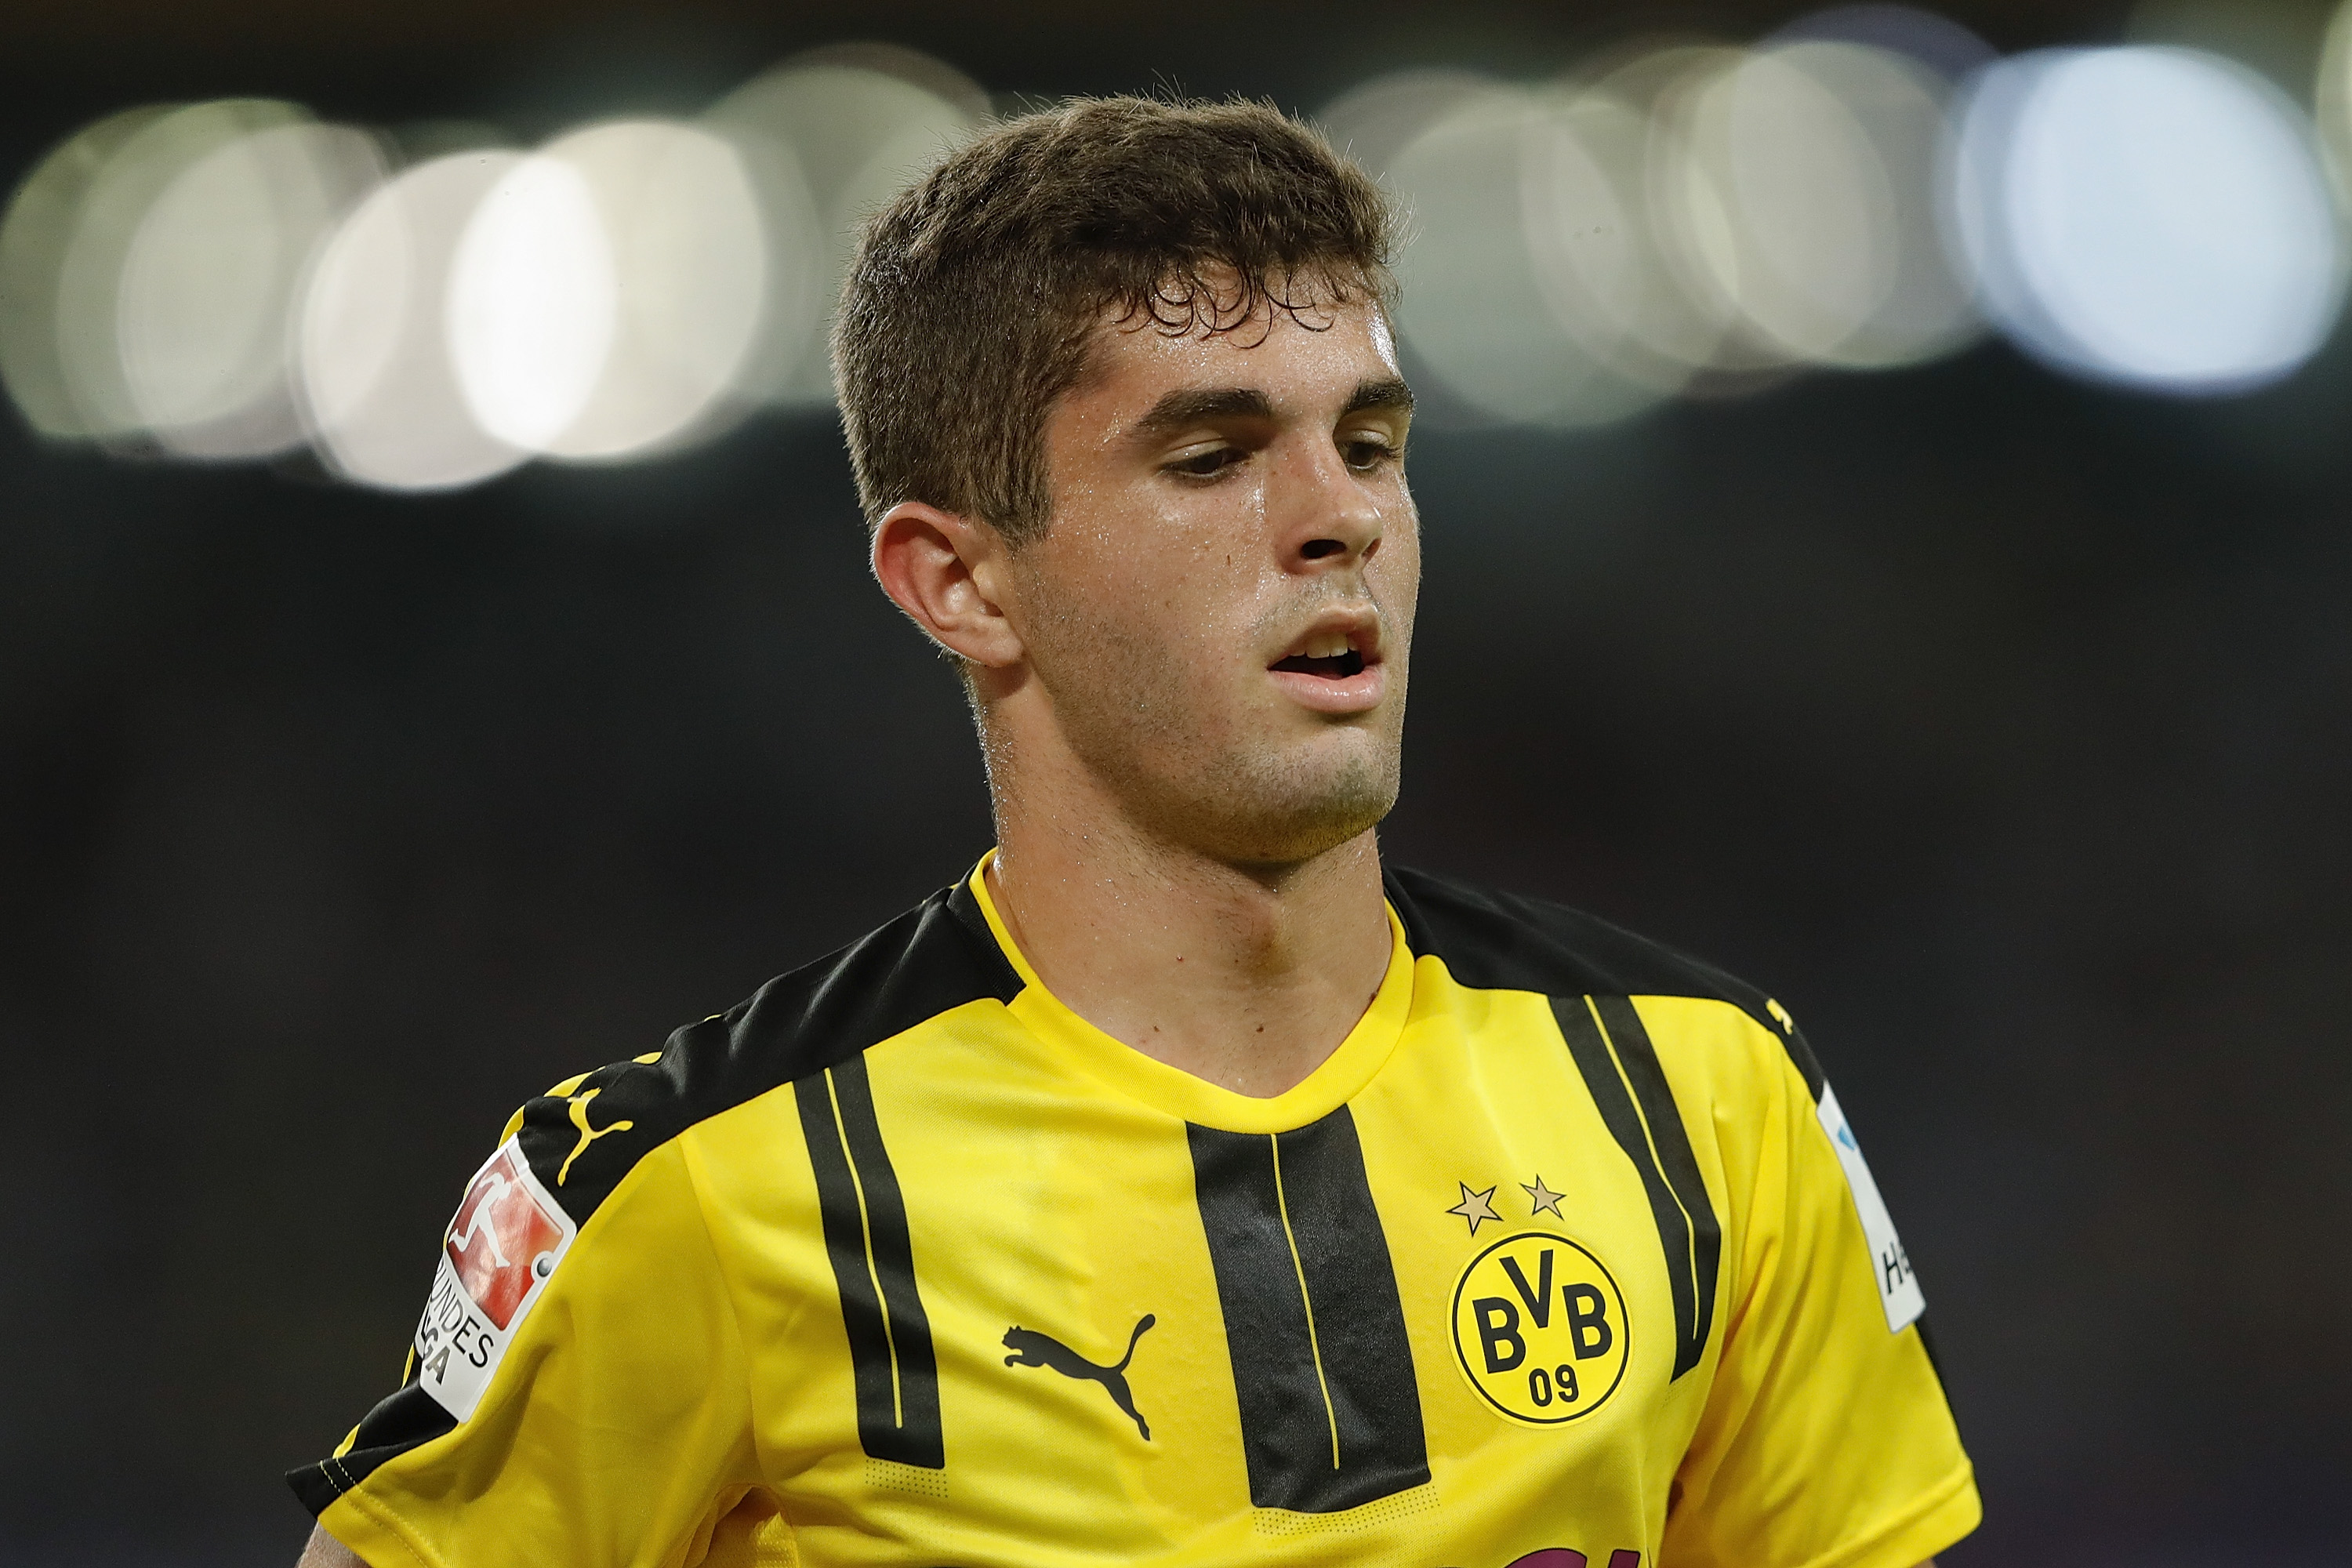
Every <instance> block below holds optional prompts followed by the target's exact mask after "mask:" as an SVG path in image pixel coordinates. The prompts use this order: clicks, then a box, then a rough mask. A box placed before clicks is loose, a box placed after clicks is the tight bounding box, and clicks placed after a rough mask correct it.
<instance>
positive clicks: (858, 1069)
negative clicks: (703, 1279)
mask: <svg viewBox="0 0 2352 1568" xmlns="http://www.w3.org/2000/svg"><path fill="white" fill-rule="evenodd" d="M793 1097H794V1099H795V1100H797V1101H798V1103H799V1106H800V1113H801V1131H802V1134H803V1136H804V1137H805V1138H806V1140H807V1142H808V1151H809V1163H810V1165H811V1166H812V1167H814V1170H815V1172H816V1189H817V1212H818V1214H819V1215H820V1216H821V1218H822V1221H823V1224H824V1250H825V1255H826V1257H827V1258H828V1259H830V1260H831V1262H832V1264H833V1282H834V1285H835V1289H837V1291H838V1292H839V1294H840V1296H841V1322H842V1327H843V1329H844V1330H845V1331H847V1333H848V1336H849V1359H850V1365H851V1368H852V1370H853V1373H855V1377H856V1388H857V1440H858V1444H859V1446H860V1447H863V1448H864V1449H865V1450H866V1454H867V1455H868V1456H869V1457H870V1458H877V1459H891V1460H895V1461H897V1462H898V1463H899V1464H902V1465H919V1466H920V1467H922V1468H925V1469H930V1470H936V1469H941V1468H945V1467H946V1465H947V1453H946V1445H945V1441H944V1439H943V1437H942V1436H941V1434H940V1373H939V1362H938V1360H937V1358H936V1356H935V1355H934V1354H933V1352H932V1350H931V1326H930V1320H929V1318H927V1317H926V1316H925V1315H924V1312H923V1303H922V1298H921V1296H920V1295H919V1293H918V1292H917V1290H916V1288H915V1257H914V1248H913V1247H912V1245H911V1244H910V1243H909V1242H908V1237H907V1205H906V1203H905V1201H904V1200H903V1199H902V1198H901V1197H900V1195H899V1193H898V1173H896V1172H895V1171H893V1170H892V1169H891V1167H890V1155H889V1152H888V1151H887V1150H886V1149H884V1148H883V1146H882V1130H881V1127H880V1126H879V1124H878V1123H877V1121H875V1117H874V1095H873V1090H872V1089H871V1087H870V1086H869V1085H868V1083H867V1080H866V1061H865V1058H863V1057H852V1058H849V1059H848V1060H847V1061H845V1062H841V1063H838V1064H836V1065H835V1066H834V1067H832V1068H827V1069H826V1070H824V1072H821V1073H818V1074H816V1075H815V1076H814V1077H813V1078H804V1079H801V1080H800V1081H799V1082H797V1083H795V1084H794V1085H793ZM836 1100H838V1101H839V1103H840V1109H841V1116H840V1121H838V1123H836V1122H835V1119H834V1105H835V1101H836ZM853 1163H854V1164H855V1166H856V1170H855V1172H854V1173H853V1171H852V1169H851V1167H852V1164H853ZM861 1189H862V1190H863V1191H864V1194H865V1199H866V1201H865V1205H864V1211H863V1213H862V1214H861V1213H860V1208H859V1204H858V1194H859V1192H860V1190H861ZM869 1244H870V1246H871V1247H872V1253H871V1265H872V1271H871V1272H870V1273H869V1272H868V1271H867V1269H868V1252H867V1248H868V1246H869ZM877 1279H878V1280H880V1281H881V1285H882V1294H881V1296H880V1298H879V1299H878V1300H877V1298H876V1296H875V1294H874V1284H875V1281H876V1280H877ZM886 1310H887V1313H888V1317H887V1321H886V1320H885V1317H884V1313H885V1311H886ZM894 1384H895V1397H894V1387H893V1385H894Z"/></svg>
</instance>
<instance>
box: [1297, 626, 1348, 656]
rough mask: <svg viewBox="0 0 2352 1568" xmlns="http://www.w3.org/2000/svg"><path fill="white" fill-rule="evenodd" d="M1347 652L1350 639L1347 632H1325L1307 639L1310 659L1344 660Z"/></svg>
mask: <svg viewBox="0 0 2352 1568" xmlns="http://www.w3.org/2000/svg"><path fill="white" fill-rule="evenodd" d="M1347 652H1348V637H1347V634H1346V633H1345V632H1325V633H1323V634H1322V635H1321V636H1319V637H1308V638H1307V658H1345V657H1346V655H1347Z"/></svg>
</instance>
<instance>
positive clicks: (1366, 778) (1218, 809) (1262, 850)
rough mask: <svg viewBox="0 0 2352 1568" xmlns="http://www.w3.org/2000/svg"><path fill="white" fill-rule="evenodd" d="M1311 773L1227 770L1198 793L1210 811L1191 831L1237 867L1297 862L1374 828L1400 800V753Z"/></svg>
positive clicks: (1203, 846)
mask: <svg viewBox="0 0 2352 1568" xmlns="http://www.w3.org/2000/svg"><path fill="white" fill-rule="evenodd" d="M1306 772H1307V770H1300V769H1276V770H1272V772H1271V773H1270V774H1269V773H1267V772H1261V771H1259V770H1255V769H1251V768H1248V767H1246V766H1242V767H1235V768H1233V769H1231V770H1227V771H1225V772H1223V773H1222V774H1221V776H1220V779H1219V780H1218V782H1216V783H1215V784H1211V785H1210V786H1209V787H1207V788H1206V789H1204V790H1203V791H1202V794H1201V795H1197V796H1195V797H1194V798H1195V800H1196V801H1197V802H1200V803H1201V804H1202V805H1203V806H1204V807H1205V809H1202V810H1201V811H1200V812H1199V814H1198V816H1195V818H1194V820H1193V821H1192V823H1191V824H1190V825H1189V826H1191V828H1192V831H1191V832H1190V833H1187V834H1186V835H1185V837H1188V838H1191V839H1192V841H1193V843H1194V844H1195V846H1196V847H1199V848H1200V849H1202V851H1204V852H1205V853H1207V854H1210V855H1213V856H1214V857H1215V858H1218V859H1220V860H1224V861H1227V862H1230V863H1232V864H1234V865H1246V866H1265V867H1282V866H1296V865H1298V864H1301V863H1302V862H1305V861H1307V860H1312V859H1314V858H1316V857H1317V856H1318V855H1323V854H1327V853H1328V852H1329V851H1331V850H1333V849H1337V848H1338V847H1339V846H1341V845H1343V844H1346V843H1348V842H1349V841H1350V840H1352V839H1355V838H1358V837H1361V836H1363V835H1364V834H1366V833H1369V832H1370V831H1371V829H1373V828H1374V827H1377V826H1380V823H1381V819H1382V818H1383V817H1385V816H1388V814H1389V812H1390V811H1391V809H1393V808H1394V806H1395V805H1396V801H1397V786H1398V784H1399V782H1400V781H1399V778H1398V770H1397V767H1396V765H1395V762H1394V759H1393V758H1387V759H1374V758H1370V757H1360V758H1358V759H1355V762H1354V765H1352V766H1349V767H1346V768H1342V769H1339V770H1336V771H1333V770H1315V772H1316V773H1319V774H1320V776H1319V777H1307V776H1302V775H1303V774H1304V773H1306Z"/></svg>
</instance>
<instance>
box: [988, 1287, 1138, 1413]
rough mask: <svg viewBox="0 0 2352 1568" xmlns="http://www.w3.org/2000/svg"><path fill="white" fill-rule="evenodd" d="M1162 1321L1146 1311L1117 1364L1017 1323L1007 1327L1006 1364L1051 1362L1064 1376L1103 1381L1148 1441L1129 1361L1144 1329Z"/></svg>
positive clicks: (1114, 1402) (1005, 1336) (1113, 1398)
mask: <svg viewBox="0 0 2352 1568" xmlns="http://www.w3.org/2000/svg"><path fill="white" fill-rule="evenodd" d="M1158 1321H1160V1320H1159V1319H1158V1318H1157V1317H1155V1316H1153V1315H1152V1314H1151V1313H1150V1312H1146V1313H1144V1314H1143V1321H1140V1322H1139V1323H1137V1324H1136V1325H1135V1331H1134V1332H1133V1333H1131V1334H1129V1335H1128V1336H1127V1354H1125V1355H1124V1356H1122V1357H1120V1358H1119V1363H1118V1365H1117V1366H1097V1365H1096V1364H1095V1363H1093V1362H1090V1361H1088V1360H1087V1358H1086V1357H1084V1356H1082V1355H1080V1354H1079V1353H1078V1352H1076V1351H1074V1350H1072V1349H1071V1348H1070V1347H1069V1346H1067V1345H1066V1344H1064V1343H1063V1342H1061V1341H1059V1340H1057V1339H1055V1337H1054V1336H1053V1335H1051V1334H1041V1333H1039V1332H1038V1331H1036V1330H1034V1329H1024V1328H1021V1327H1019V1326H1017V1325H1016V1326H1015V1327H1013V1328H1010V1329H1007V1330H1005V1331H1004V1348H1005V1349H1006V1350H1009V1351H1011V1352H1013V1353H1012V1354H1011V1355H1009V1356H1006V1357H1005V1358H1004V1364H1005V1365H1007V1366H1050V1367H1052V1368H1053V1369H1054V1370H1055V1372H1058V1373H1061V1374H1062V1375H1063V1376H1064V1377H1076V1378H1081V1379H1084V1380H1085V1381H1087V1382H1088V1383H1099V1384H1102V1385H1103V1392H1104V1393H1106V1394H1109V1395H1110V1399H1111V1403H1112V1404H1114V1405H1118V1407H1119V1408H1120V1409H1121V1410H1124V1411H1126V1412H1127V1415H1128V1419H1129V1420H1131V1421H1133V1422H1134V1423H1135V1429H1136V1430H1137V1431H1138V1432H1140V1433H1142V1434H1143V1440H1144V1441H1145V1442H1147V1443H1149V1442H1150V1441H1151V1428H1150V1426H1148V1425H1146V1424H1145V1422H1144V1419H1143V1415H1142V1413H1141V1412H1140V1411H1139V1410H1137V1409H1136V1407H1135V1394H1134V1391H1133V1390H1131V1389H1129V1387H1128V1386H1127V1363H1129V1362H1131V1361H1133V1360H1134V1359H1135V1342H1136V1341H1138V1340H1139V1339H1141V1338H1142V1337H1143V1331H1144V1330H1146V1329H1148V1328H1150V1326H1151V1325H1152V1324H1154V1323H1156V1322H1158Z"/></svg>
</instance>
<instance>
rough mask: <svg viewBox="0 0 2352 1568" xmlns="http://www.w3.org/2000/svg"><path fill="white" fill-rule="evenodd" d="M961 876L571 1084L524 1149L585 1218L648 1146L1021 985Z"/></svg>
mask: <svg viewBox="0 0 2352 1568" xmlns="http://www.w3.org/2000/svg"><path fill="white" fill-rule="evenodd" d="M1020 992H1021V977H1020V975H1019V974H1017V973H1015V972H1014V971H1013V966H1012V965H1011V964H1010V963H1007V962H1006V961H1005V958H1004V954H1003V952H1002V951H1001V950H1000V949H999V948H998V947H997V945H996V942H995V939H994V938H993V937H992V936H991V935H990V934H989V930H988V924H987V921H986V919H985V918H984V917H983V916H982V914H981V912H980V910H979V909H978V908H977V906H976V905H975V904H974V902H973V900H972V897H971V890H970V889H967V888H966V887H965V886H964V884H963V883H962V882H961V881H959V882H958V883H956V884H955V885H954V886H953V887H951V888H949V889H943V890H941V891H940V892H938V893H935V894H933V895H932V896H931V897H930V898H929V899H926V900H924V901H923V902H922V903H920V904H919V905H917V906H916V907H915V908H914V909H912V910H908V911H907V913H905V914H903V915H900V916H899V917H898V919H897V920H894V921H891V922H890V923H889V924H887V925H886V926H884V927H882V928H881V929H880V930H878V931H875V932H873V933H872V934H871V935H869V936H866V938H864V939H863V940H861V941H859V942H854V943H852V944H851V945H850V946H848V947H845V948H843V949H842V950H841V951H840V952H835V953H833V954H830V955H828V956H826V957H824V958H821V959H819V960H817V961H816V962H815V963H811V964H808V965H806V966H804V967H803V968H800V969H795V970H793V972H792V973H789V974H784V975H781V976H779V977H778V978H776V979H774V980H771V981H769V982H768V983H767V984H765V985H762V986H761V987H760V989H759V990H758V991H756V992H754V993H752V994H751V997H750V998H749V999H748V1000H746V1001H744V1002H742V1003H741V1004H740V1005H737V1006H735V1007H734V1008H732V1009H730V1011H728V1012H726V1013H724V1014H721V1015H720V1016H718V1017H715V1018H706V1019H704V1020H703V1021H702V1022H701V1023H699V1024H692V1025H688V1026H687V1027H685V1028H683V1029H680V1030H678V1031H677V1033H676V1034H674V1035H672V1036H671V1037H669V1044H668V1045H667V1047H664V1049H663V1050H662V1052H661V1055H660V1057H659V1058H658V1059H657V1060H655V1061H651V1062H635V1061H628V1062H616V1063H614V1064H613V1065H612V1066H609V1067H604V1068H597V1069H596V1070H595V1071H594V1072H593V1073H590V1074H589V1075H588V1076H587V1077H586V1078H584V1079H582V1080H581V1081H580V1082H579V1083H578V1084H577V1085H576V1086H574V1088H573V1089H572V1092H571V1093H570V1094H569V1095H564V1096H554V1095H542V1096H541V1097H540V1098H538V1099H536V1100H531V1101H530V1103H529V1104H527V1105H526V1106H525V1107H524V1108H523V1117H522V1131H521V1134H520V1136H521V1140H522V1148H523V1152H524V1154H525V1155H526V1156H528V1157H529V1159H530V1165H531V1169H532V1171H533V1172H535V1173H537V1174H538V1176H539V1179H540V1180H541V1182H543V1183H545V1184H547V1190H548V1191H549V1192H551V1193H552V1194H555V1198H556V1201H557V1202H558V1203H561V1204H562V1205H563V1208H564V1212H565V1213H567V1214H569V1215H571V1216H572V1219H573V1221H574V1222H576V1223H578V1224H581V1225H585V1224H587V1223H588V1216H589V1215H592V1214H593V1213H595V1212H596V1209H597V1207H598V1205H601V1204H602V1203H603V1202H604V1199H605V1198H606V1197H607V1196H608V1195H610V1194H611V1193H612V1191H613V1189H614V1186H616V1185H617V1184H619V1183H620V1180H621V1178H622V1177H623V1176H625V1175H626V1174H627V1173H629V1171H630V1169H631V1167H633V1166H634V1165H635V1163H637V1161H638V1160H639V1159H640V1158H641V1157H642V1156H643V1155H644V1154H645V1153H646V1151H648V1150H650V1149H654V1148H656V1147H658V1146H659V1145H661V1144H663V1143H665V1142H668V1141H669V1140H670V1139H672V1138H675V1137H676V1136H677V1134H679V1133H680V1132H683V1131H686V1129H687V1128H688V1127H690V1126H692V1125H693V1124H694V1123H695V1122H697V1121H701V1120H703V1119H704V1118H705V1117H709V1116H715V1115H717V1114H718V1113H719V1112H720V1111H722V1110H728V1109H730V1107H733V1106H737V1105H740V1104H742V1103H743V1102H744V1101H746V1100H753V1099H756V1098H758V1097H759V1096H761V1095H762V1094H765V1093H767V1092H768V1091H769V1090H770V1089H777V1088H780V1087H782V1085H784V1084H787V1083H791V1082H793V1081H794V1080H796V1079H804V1078H807V1077H808V1076H810V1075H811V1074H813V1073H821V1072H823V1071H824V1069H825V1068H829V1067H835V1066H838V1065H840V1064H841V1063H843V1062H845V1061H848V1060H849V1059H851V1058H854V1057H856V1056H857V1055H858V1054H859V1053H860V1052H862V1051H864V1050H865V1049H866V1047H869V1046H873V1045H877V1044H878V1043H879V1042H881V1041H883V1040H887V1039H888V1038H890V1037H892V1036H893V1035H898V1034H903V1033H904V1032H905V1031H907V1030H908V1029H911V1028H913V1027H914V1026H916V1025H918V1024H920V1023H922V1022H923V1021H924V1020H925V1019H927V1018H933V1017H936V1016H939V1015H940V1014H941V1013H945V1012H947V1011H949V1010H950V1009H951V1008H955V1007H961V1006H962V1005H964V1004H965V1003H967V1002H975V1001H979V1000H981V999H982V998H984V997H994V998H996V999H997V1000H998V1001H1001V1002H1010V1001H1012V1000H1013V997H1015V996H1017V995H1019V994H1020Z"/></svg>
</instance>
